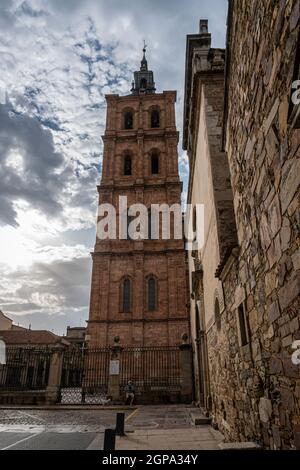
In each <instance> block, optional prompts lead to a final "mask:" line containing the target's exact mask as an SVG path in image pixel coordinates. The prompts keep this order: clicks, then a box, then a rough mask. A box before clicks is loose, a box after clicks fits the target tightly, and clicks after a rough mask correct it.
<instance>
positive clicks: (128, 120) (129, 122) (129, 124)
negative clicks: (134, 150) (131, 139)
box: [124, 111, 133, 129]
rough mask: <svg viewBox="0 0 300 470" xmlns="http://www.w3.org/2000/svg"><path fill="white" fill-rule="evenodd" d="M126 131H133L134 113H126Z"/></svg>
mask: <svg viewBox="0 0 300 470" xmlns="http://www.w3.org/2000/svg"><path fill="white" fill-rule="evenodd" d="M124 129H133V112H132V111H126V112H125V113H124Z"/></svg>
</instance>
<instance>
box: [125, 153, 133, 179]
mask: <svg viewBox="0 0 300 470" xmlns="http://www.w3.org/2000/svg"><path fill="white" fill-rule="evenodd" d="M131 172H132V165H131V156H130V155H125V157H124V175H125V176H130V175H131V174H132V173H131Z"/></svg>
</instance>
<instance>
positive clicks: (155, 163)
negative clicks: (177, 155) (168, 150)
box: [151, 153, 159, 175]
mask: <svg viewBox="0 0 300 470" xmlns="http://www.w3.org/2000/svg"><path fill="white" fill-rule="evenodd" d="M158 170H159V164H158V155H157V153H153V154H152V155H151V173H152V175H158Z"/></svg>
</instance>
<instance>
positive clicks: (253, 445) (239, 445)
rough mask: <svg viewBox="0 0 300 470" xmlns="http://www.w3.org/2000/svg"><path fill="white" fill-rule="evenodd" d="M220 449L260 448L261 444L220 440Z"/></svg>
mask: <svg viewBox="0 0 300 470" xmlns="http://www.w3.org/2000/svg"><path fill="white" fill-rule="evenodd" d="M218 447H219V449H220V450H259V449H261V446H260V445H259V444H256V442H251V441H247V442H220V444H218Z"/></svg>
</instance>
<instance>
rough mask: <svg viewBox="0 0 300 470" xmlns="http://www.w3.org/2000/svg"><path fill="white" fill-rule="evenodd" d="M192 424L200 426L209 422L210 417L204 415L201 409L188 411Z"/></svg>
mask: <svg viewBox="0 0 300 470" xmlns="http://www.w3.org/2000/svg"><path fill="white" fill-rule="evenodd" d="M190 417H191V421H192V424H194V425H195V426H201V425H202V424H206V425H207V424H211V418H209V417H207V416H204V414H202V413H201V411H190Z"/></svg>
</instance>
